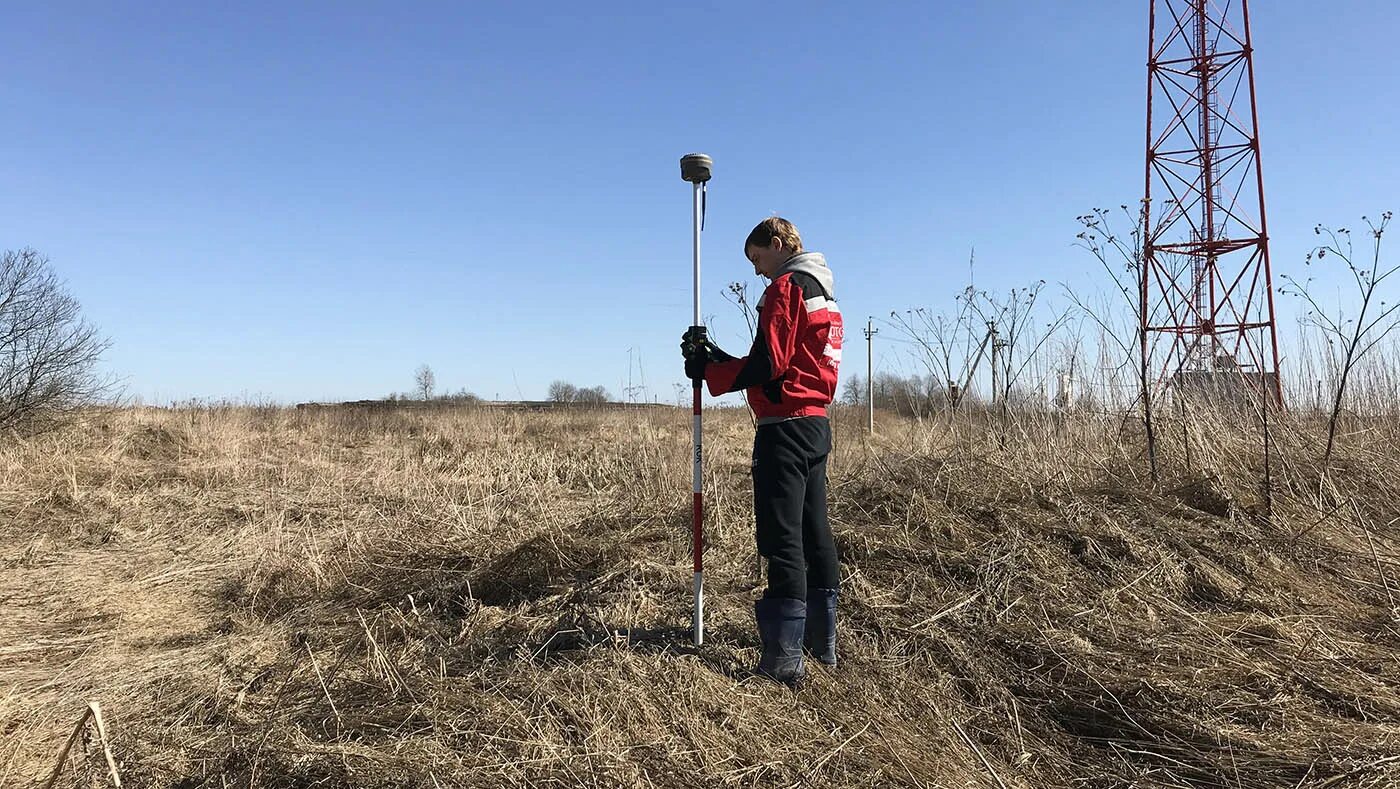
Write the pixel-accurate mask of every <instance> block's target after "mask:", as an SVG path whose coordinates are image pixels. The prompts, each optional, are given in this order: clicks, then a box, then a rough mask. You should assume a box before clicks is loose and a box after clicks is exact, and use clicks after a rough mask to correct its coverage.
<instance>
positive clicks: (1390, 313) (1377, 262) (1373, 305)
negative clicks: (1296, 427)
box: [1282, 211, 1400, 474]
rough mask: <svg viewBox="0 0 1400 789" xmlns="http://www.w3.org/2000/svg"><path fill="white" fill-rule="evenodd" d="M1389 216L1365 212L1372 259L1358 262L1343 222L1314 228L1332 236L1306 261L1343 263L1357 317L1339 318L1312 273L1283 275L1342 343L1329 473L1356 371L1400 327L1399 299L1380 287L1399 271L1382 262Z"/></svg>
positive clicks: (1325, 456) (1326, 454)
mask: <svg viewBox="0 0 1400 789" xmlns="http://www.w3.org/2000/svg"><path fill="white" fill-rule="evenodd" d="M1390 217H1391V213H1390V212H1389V211H1386V212H1385V213H1383V214H1381V220H1380V222H1372V221H1371V220H1370V219H1368V218H1367V217H1364V216H1363V217H1361V221H1363V222H1365V223H1366V226H1367V227H1368V228H1370V231H1371V241H1372V244H1371V256H1370V257H1371V259H1370V261H1369V262H1368V261H1366V260H1364V259H1363V260H1361V261H1359V262H1358V261H1357V260H1356V255H1355V253H1354V250H1353V249H1352V243H1351V231H1350V230H1347V229H1346V228H1344V227H1343V228H1338V229H1337V230H1332V229H1331V228H1327V227H1323V226H1322V225H1318V226H1317V227H1315V228H1313V232H1314V233H1316V234H1317V235H1319V236H1321V235H1326V236H1327V241H1326V243H1323V244H1320V245H1319V246H1317V247H1316V248H1314V249H1313V250H1312V251H1311V252H1309V253H1308V257H1307V260H1306V261H1305V265H1308V266H1311V265H1312V263H1313V261H1314V260H1316V261H1319V262H1320V261H1322V260H1325V259H1327V258H1329V257H1331V258H1333V259H1336V260H1340V261H1341V262H1342V265H1343V266H1345V267H1346V270H1347V272H1348V273H1349V274H1350V275H1351V278H1352V281H1353V282H1354V283H1355V285H1356V294H1357V297H1358V298H1359V299H1360V302H1361V303H1360V306H1359V307H1358V308H1357V314H1356V317H1355V318H1354V319H1349V318H1346V317H1345V316H1344V315H1343V314H1342V313H1341V312H1338V313H1337V316H1336V317H1335V318H1333V317H1331V316H1330V315H1328V314H1327V311H1326V310H1325V309H1323V308H1322V306H1321V305H1320V304H1318V302H1317V298H1316V296H1315V295H1314V294H1313V293H1312V291H1311V289H1310V283H1311V282H1312V280H1311V278H1309V279H1306V280H1304V281H1303V282H1299V281H1298V280H1297V279H1295V278H1293V277H1290V276H1288V275H1283V277H1282V278H1283V280H1284V281H1285V282H1287V283H1288V288H1287V289H1285V290H1284V291H1283V292H1284V293H1287V294H1291V295H1294V296H1297V297H1298V298H1300V299H1302V300H1303V301H1304V302H1305V303H1306V304H1307V306H1308V314H1307V318H1306V319H1307V320H1308V321H1309V322H1310V323H1312V324H1313V325H1315V326H1317V327H1318V328H1319V329H1321V330H1322V331H1323V332H1324V333H1325V334H1327V335H1328V336H1329V337H1330V338H1335V342H1331V341H1329V345H1330V346H1331V347H1334V348H1335V347H1338V345H1340V347H1339V349H1338V350H1337V353H1338V354H1339V358H1336V359H1334V362H1335V364H1336V368H1337V370H1338V374H1337V383H1336V388H1335V390H1334V391H1333V392H1332V393H1331V394H1332V412H1331V414H1330V415H1329V417H1328V420H1327V448H1326V450H1324V451H1323V453H1322V473H1324V474H1326V473H1327V469H1328V467H1329V466H1330V465H1331V462H1332V452H1333V450H1334V449H1335V446H1336V441H1337V422H1338V420H1339V418H1340V417H1341V413H1342V403H1343V401H1344V398H1345V397H1346V390H1347V383H1348V381H1349V380H1350V378H1351V374H1352V372H1353V371H1354V370H1355V369H1356V365H1357V363H1358V362H1360V361H1361V359H1362V358H1363V357H1365V356H1366V354H1367V353H1368V352H1369V351H1370V350H1371V349H1372V348H1375V347H1376V345H1377V344H1378V343H1380V342H1381V341H1382V340H1384V339H1385V338H1386V337H1387V336H1388V335H1389V334H1390V333H1391V332H1393V331H1395V329H1396V327H1397V326H1400V318H1397V316H1396V315H1395V311H1396V310H1397V309H1400V303H1390V304H1387V303H1386V301H1384V300H1382V299H1381V298H1380V295H1381V294H1380V293H1378V291H1377V289H1378V288H1379V287H1380V285H1381V283H1383V282H1385V281H1386V280H1387V279H1389V278H1390V276H1391V275H1392V274H1394V273H1395V272H1396V271H1400V264H1396V265H1394V266H1391V265H1388V264H1387V265H1382V264H1381V237H1382V236H1383V235H1385V228H1386V225H1388V224H1390Z"/></svg>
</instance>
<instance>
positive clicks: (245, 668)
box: [0, 408, 1400, 789]
mask: <svg viewBox="0 0 1400 789" xmlns="http://www.w3.org/2000/svg"><path fill="white" fill-rule="evenodd" d="M862 416H863V415H860V414H850V415H849V419H846V418H844V417H843V418H838V419H837V424H836V442H837V449H836V451H835V454H834V456H833V460H832V463H831V474H832V479H831V507H832V516H833V525H834V530H835V532H836V535H837V540H838V545H839V548H840V551H841V557H842V569H843V575H844V581H843V585H844V596H843V598H842V617H843V619H842V622H841V626H842V630H841V636H840V645H839V649H840V652H841V660H842V662H841V665H840V666H839V667H838V668H837V669H835V670H824V669H823V668H821V667H820V666H818V665H816V664H812V676H811V678H810V680H809V681H808V682H807V683H805V684H804V685H803V686H802V687H801V688H799V689H798V690H796V691H795V692H794V691H792V690H789V689H787V688H786V687H783V686H778V685H774V684H772V683H768V682H765V681H762V680H759V679H757V678H754V677H752V676H750V674H749V668H750V666H751V665H752V664H753V663H754V662H755V661H756V659H757V656H758V643H757V634H756V632H755V629H754V626H753V623H752V601H753V600H754V599H755V598H756V597H757V595H758V594H759V593H760V591H761V589H762V582H761V581H760V578H759V575H758V569H757V564H756V560H755V555H754V548H753V540H752V524H751V516H750V514H749V508H750V498H749V497H750V488H749V480H748V476H747V472H748V463H749V454H748V450H749V442H750V441H751V439H752V427H751V425H750V423H749V421H748V418H747V416H746V415H744V414H741V413H734V412H729V413H725V414H721V415H715V416H712V417H711V418H710V420H709V421H708V422H707V460H708V463H707V479H706V484H707V495H708V503H709V506H710V509H709V519H708V524H707V528H708V534H709V539H710V547H709V551H708V554H707V559H708V568H709V573H708V576H707V581H708V588H709V591H710V597H709V617H708V619H709V624H708V643H707V644H706V645H705V646H704V647H702V648H700V649H698V650H697V649H695V648H693V647H692V646H691V645H690V644H689V630H688V625H689V617H690V593H689V587H690V570H689V518H690V514H689V513H690V510H689V484H690V482H689V473H690V467H689V463H688V460H689V458H688V450H689V417H688V415H686V414H684V413H682V412H680V411H676V412H668V411H664V410H657V411H648V412H643V413H632V412H620V413H608V412H591V413H588V412H576V413H571V412H551V413H500V412H488V411H483V410H451V409H445V410H437V411H422V410H420V411H411V412H410V411H393V410H382V411H365V410H360V411H349V410H335V409H322V410H317V411H296V410H287V409H276V408H188V409H180V410H159V409H127V410H115V411H104V412H95V413H92V414H88V415H86V416H85V417H84V418H83V419H81V420H80V421H79V422H77V423H75V424H73V425H72V426H70V427H68V428H65V429H63V430H60V431H57V432H52V433H49V434H45V435H42V436H39V437H36V438H32V439H20V438H15V437H10V438H6V439H5V440H4V441H2V442H0V570H2V572H0V785H3V786H30V785H41V782H42V781H43V780H45V779H47V777H48V775H49V774H50V773H51V772H52V771H53V769H54V767H55V765H56V763H57V759H58V755H59V752H60V750H61V748H62V747H63V745H64V742H65V740H66V739H67V737H68V735H69V734H70V732H71V731H72V730H73V728H74V724H75V723H76V722H77V720H78V719H79V717H80V715H81V714H82V713H83V711H84V709H85V708H86V704H87V702H88V700H96V701H98V702H100V703H101V705H102V708H103V711H104V713H105V715H106V724H107V732H108V735H109V738H110V744H111V748H112V752H113V754H114V757H115V759H116V760H117V763H118V767H119V769H120V772H121V777H122V781H123V785H126V786H137V787H144V786H150V787H183V788H187V789H188V788H192V787H311V786H325V787H341V786H372V787H380V786H382V787H402V786H414V787H417V786H422V787H438V786H442V787H447V786H480V787H499V786H604V787H614V786H615V787H635V786H664V787H681V786H742V787H750V786H812V787H848V786H923V787H934V786H941V787H963V786H978V787H1012V786H1019V787H1042V786H1045V787H1058V786H1083V787H1119V786H1194V787H1207V786H1209V787H1216V786H1218V787H1295V786H1296V787H1362V786H1366V787H1380V786H1394V785H1397V784H1400V658H1397V655H1400V633H1398V632H1397V630H1398V629H1400V624H1397V614H1400V609H1397V599H1396V596H1395V595H1397V594H1400V587H1397V584H1400V526H1397V525H1396V524H1397V523H1398V522H1400V476H1398V474H1400V462H1397V459H1396V453H1395V451H1394V447H1395V446H1396V445H1397V443H1396V441H1397V437H1400V421H1397V420H1375V421H1374V422H1372V423H1368V424H1360V425H1350V426H1349V428H1348V431H1347V432H1346V434H1345V435H1344V442H1343V444H1342V446H1343V451H1342V452H1341V454H1340V456H1339V459H1338V461H1337V464H1336V465H1337V470H1336V472H1335V474H1334V475H1333V477H1332V481H1331V482H1330V483H1329V484H1327V485H1320V484H1319V476H1320V475H1319V474H1318V471H1317V469H1316V468H1315V463H1316V457H1317V456H1318V454H1319V453H1320V444H1319V443H1318V430H1317V429H1316V426H1313V425H1310V424H1308V423H1305V422H1302V421H1299V422H1296V423H1295V422H1289V421H1287V420H1285V421H1283V422H1281V423H1279V424H1278V425H1277V426H1276V427H1275V447H1274V449H1275V456H1274V459H1273V464H1272V466H1271V474H1272V489H1273V498H1274V502H1273V512H1272V515H1271V517H1265V513H1264V511H1263V506H1262V500H1261V496H1260V491H1261V483H1260V480H1261V474H1260V471H1261V468H1260V465H1259V460H1258V455H1259V453H1258V442H1257V436H1255V435H1254V434H1253V433H1252V432H1250V431H1248V430H1235V428H1234V427H1232V426H1230V425H1228V424H1225V423H1223V422H1222V423H1220V424H1213V423H1207V422H1206V421H1204V420H1196V421H1193V422H1192V423H1190V424H1188V425H1175V426H1174V425H1172V424H1170V423H1169V422H1163V424H1162V428H1161V435H1162V436H1163V437H1164V438H1163V446H1164V468H1165V470H1166V473H1165V475H1164V478H1163V480H1162V481H1161V482H1160V483H1159V484H1155V485H1154V484H1152V483H1151V482H1149V480H1148V479H1147V477H1146V473H1145V468H1146V466H1145V463H1144V461H1143V460H1142V458H1141V457H1140V452H1139V451H1138V450H1137V449H1136V448H1135V447H1137V446H1139V441H1138V438H1137V437H1136V436H1135V435H1134V434H1133V432H1132V425H1131V424H1130V423H1129V424H1128V425H1127V426H1126V427H1125V425H1124V423H1123V422H1122V420H1121V419H1116V418H1108V417H1103V418H1100V417H1096V416H1093V415H1070V416H1066V417H1055V418H1050V417H1044V418H1038V419H1035V420H1032V421H1028V422H1025V423H1022V422H1020V421H1015V420H1013V422H1012V423H1011V424H1010V426H1009V427H1007V428H1006V429H1005V430H1002V429H1000V428H998V427H997V423H996V422H995V420H992V421H988V420H979V419H976V418H973V417H969V418H968V419H966V420H965V421H963V422H960V423H956V424H953V425H949V424H946V423H943V422H932V423H930V422H924V423H917V422H900V421H896V420H895V419H894V418H893V417H885V418H883V420H882V426H881V430H880V434H879V435H878V436H877V437H876V438H875V439H874V440H873V441H867V440H866V439H865V438H864V437H863V436H862V435H861V432H860V417H862ZM1298 419H1300V420H1301V419H1302V418H1301V417H1299V418H1298ZM1130 422H1131V420H1130ZM1231 431H1233V432H1231ZM1207 434H1208V435H1212V436H1214V437H1215V438H1216V439H1217V441H1215V442H1212V443H1211V444H1208V443H1207V442H1203V441H1200V440H1199V439H1200V437H1201V436H1203V435H1207ZM1231 435H1238V438H1237V439H1232V440H1220V437H1221V436H1231ZM1193 441H1194V442H1195V443H1194V444H1193V443H1192V442H1193ZM1208 446H1212V447H1213V448H1211V449H1209V450H1207V447H1208ZM1188 447H1192V451H1190V452H1189V453H1188V452H1187V451H1186V449H1187V448H1188ZM88 732H89V736H87V737H85V738H84V739H83V740H82V741H81V742H79V744H78V745H77V746H75V748H74V749H73V751H72V753H71V754H70V756H69V758H68V760H67V764H66V766H65V767H64V772H63V774H62V776H61V777H60V779H59V781H58V784H57V785H58V786H106V785H110V779H109V778H107V777H106V774H105V771H106V767H105V763H104V761H103V759H102V758H101V746H100V744H99V742H98V741H97V739H96V738H94V737H92V736H91V729H88Z"/></svg>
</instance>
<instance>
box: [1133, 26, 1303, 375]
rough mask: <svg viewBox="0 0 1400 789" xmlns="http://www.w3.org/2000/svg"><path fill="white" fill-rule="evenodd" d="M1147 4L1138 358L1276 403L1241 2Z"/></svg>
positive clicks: (1273, 334)
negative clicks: (1239, 386)
mask: <svg viewBox="0 0 1400 789" xmlns="http://www.w3.org/2000/svg"><path fill="white" fill-rule="evenodd" d="M1148 3H1149V5H1150V11H1149V23H1148V31H1149V32H1148V55H1147V168H1146V171H1147V172H1146V186H1145V191H1144V204H1143V205H1144V210H1143V238H1144V248H1143V257H1144V260H1143V263H1144V265H1143V269H1142V272H1141V274H1142V278H1141V283H1140V285H1141V294H1140V296H1141V303H1140V305H1139V307H1140V309H1141V321H1142V323H1141V328H1142V330H1143V331H1142V334H1141V342H1142V356H1143V361H1144V364H1146V365H1147V366H1148V370H1149V372H1148V375H1149V376H1152V377H1154V378H1155V380H1156V381H1157V383H1158V385H1159V386H1171V385H1172V384H1173V383H1174V382H1183V381H1195V382H1196V383H1197V384H1199V383H1201V382H1203V381H1220V382H1223V381H1224V380H1225V376H1229V378H1230V380H1232V381H1241V380H1243V381H1246V382H1248V384H1249V388H1251V389H1254V390H1255V391H1259V390H1262V391H1265V392H1268V393H1269V395H1271V396H1272V397H1271V399H1273V401H1274V402H1276V403H1277V402H1281V391H1280V388H1279V378H1278V334H1277V331H1276V330H1275V326H1274V290H1273V277H1272V273H1271V271H1270V267H1269V235H1268V225H1267V223H1266V222H1265V219H1264V176H1263V173H1262V172H1261V171H1260V164H1259V130H1258V127H1259V114H1258V110H1257V107H1256V104H1255V98H1254V56H1253V47H1252V44H1251V42H1250V36H1249V3H1248V2H1247V0H1148Z"/></svg>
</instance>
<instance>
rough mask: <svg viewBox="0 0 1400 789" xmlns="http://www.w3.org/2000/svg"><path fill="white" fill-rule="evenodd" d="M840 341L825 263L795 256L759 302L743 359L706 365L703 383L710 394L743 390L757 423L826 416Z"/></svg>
mask: <svg viewBox="0 0 1400 789" xmlns="http://www.w3.org/2000/svg"><path fill="white" fill-rule="evenodd" d="M843 335H844V329H843V327H842V323H841V310H840V308H839V307H837V306H836V299H835V298H834V292H833V280H832V276H831V269H829V268H827V265H826V259H825V258H823V257H822V256H821V255H820V254H818V253H816V252H803V253H800V254H797V255H794V256H792V257H791V258H789V259H788V260H787V262H786V263H784V264H783V265H782V267H781V268H779V269H778V271H777V272H776V273H775V274H774V276H773V282H772V283H771V284H769V285H768V287H767V289H765V290H764V291H763V298H761V299H759V301H758V334H757V336H755V337H754V340H753V348H751V349H750V350H749V355H748V356H745V357H744V358H742V359H731V360H729V361H724V362H711V363H710V364H708V365H706V367H705V383H706V384H707V385H708V386H709V389H710V394H712V395H722V394H725V393H726V392H736V391H738V390H740V389H744V390H746V391H745V394H746V395H747V397H748V400H749V407H750V408H752V409H753V412H754V416H756V417H758V421H759V424H765V423H769V422H778V421H782V420H784V419H792V418H794V417H802V416H825V415H826V407H827V406H828V405H829V404H830V403H831V401H832V400H833V399H834V398H835V396H836V373H837V368H838V367H839V366H840V364H841V340H842V338H843Z"/></svg>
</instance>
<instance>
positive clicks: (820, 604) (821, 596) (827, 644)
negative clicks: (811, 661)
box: [802, 589, 837, 666]
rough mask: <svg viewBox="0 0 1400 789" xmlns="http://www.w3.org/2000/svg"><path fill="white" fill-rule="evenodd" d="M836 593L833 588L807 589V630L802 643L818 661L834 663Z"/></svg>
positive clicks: (830, 664) (828, 663) (832, 664)
mask: <svg viewBox="0 0 1400 789" xmlns="http://www.w3.org/2000/svg"><path fill="white" fill-rule="evenodd" d="M836 593H837V590H835V589H808V590H807V630H806V633H805V634H804V635H803V638H802V640H803V644H804V645H805V646H806V647H807V652H808V653H809V654H811V656H812V657H814V658H816V659H817V660H818V661H820V662H822V663H824V664H826V665H828V666H834V665H836Z"/></svg>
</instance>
